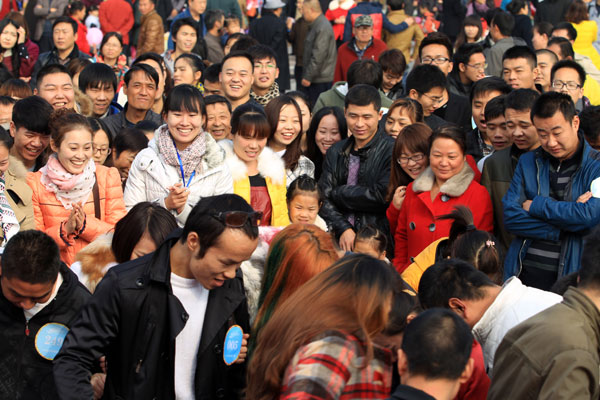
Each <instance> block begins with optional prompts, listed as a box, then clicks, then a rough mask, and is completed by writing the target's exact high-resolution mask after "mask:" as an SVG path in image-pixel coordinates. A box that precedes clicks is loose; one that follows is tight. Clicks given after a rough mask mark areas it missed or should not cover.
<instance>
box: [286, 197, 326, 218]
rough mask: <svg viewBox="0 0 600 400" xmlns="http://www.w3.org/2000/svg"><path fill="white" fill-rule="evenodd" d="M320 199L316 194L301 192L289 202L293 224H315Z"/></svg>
mask: <svg viewBox="0 0 600 400" xmlns="http://www.w3.org/2000/svg"><path fill="white" fill-rule="evenodd" d="M319 208H320V205H319V199H318V198H317V196H316V194H314V193H309V192H299V193H298V194H296V195H295V196H294V198H292V200H291V201H290V202H289V203H288V210H289V214H290V221H291V222H292V224H314V223H315V221H316V219H317V215H318V213H319Z"/></svg>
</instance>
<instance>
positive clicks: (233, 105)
mask: <svg viewBox="0 0 600 400" xmlns="http://www.w3.org/2000/svg"><path fill="white" fill-rule="evenodd" d="M228 100H229V102H230V103H231V109H232V110H235V109H236V108H237V107H238V106H240V105H242V104H244V103H247V102H248V100H250V93H248V94H247V95H246V96H244V97H242V98H239V99H237V100H231V99H228Z"/></svg>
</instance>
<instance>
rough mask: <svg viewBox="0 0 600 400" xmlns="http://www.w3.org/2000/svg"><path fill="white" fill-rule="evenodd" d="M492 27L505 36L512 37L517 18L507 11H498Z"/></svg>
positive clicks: (493, 18)
mask: <svg viewBox="0 0 600 400" xmlns="http://www.w3.org/2000/svg"><path fill="white" fill-rule="evenodd" d="M490 25H495V26H496V27H497V28H498V30H499V31H500V33H501V34H502V35H503V36H510V35H511V34H512V30H513V29H514V27H515V17H513V16H512V15H511V14H509V13H507V12H506V11H500V10H499V11H497V12H495V13H494V16H493V17H492V21H491V24H490Z"/></svg>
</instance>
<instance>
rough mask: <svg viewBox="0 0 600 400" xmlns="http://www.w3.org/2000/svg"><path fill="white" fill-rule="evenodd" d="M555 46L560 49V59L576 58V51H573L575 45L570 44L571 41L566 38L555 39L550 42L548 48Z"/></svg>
mask: <svg viewBox="0 0 600 400" xmlns="http://www.w3.org/2000/svg"><path fill="white" fill-rule="evenodd" d="M553 44H555V45H557V46H558V47H559V48H560V54H557V55H556V56H557V57H558V58H559V59H561V60H562V59H567V58H575V51H574V50H573V45H572V44H571V42H569V39H567V38H564V37H553V38H551V39H550V40H548V47H550V46H552V45H553ZM551 51H552V50H551Z"/></svg>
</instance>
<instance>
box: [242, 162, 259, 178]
mask: <svg viewBox="0 0 600 400" xmlns="http://www.w3.org/2000/svg"><path fill="white" fill-rule="evenodd" d="M244 163H245V164H246V168H247V171H248V176H254V175H258V160H255V161H245V162H244Z"/></svg>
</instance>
